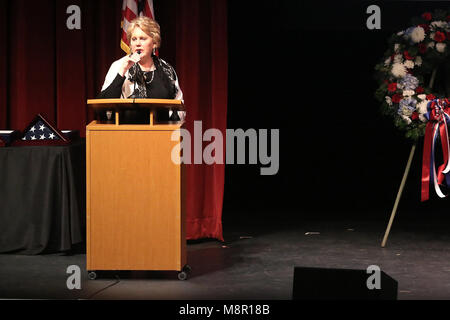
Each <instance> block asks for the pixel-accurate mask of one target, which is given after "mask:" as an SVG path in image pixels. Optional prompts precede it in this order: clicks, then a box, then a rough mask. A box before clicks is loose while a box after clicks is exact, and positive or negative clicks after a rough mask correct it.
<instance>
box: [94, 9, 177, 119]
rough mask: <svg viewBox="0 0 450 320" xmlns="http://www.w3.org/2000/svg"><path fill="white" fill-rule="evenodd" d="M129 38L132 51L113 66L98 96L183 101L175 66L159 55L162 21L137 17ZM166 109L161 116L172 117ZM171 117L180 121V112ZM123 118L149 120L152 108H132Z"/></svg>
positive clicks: (129, 32) (160, 117) (159, 114)
mask: <svg viewBox="0 0 450 320" xmlns="http://www.w3.org/2000/svg"><path fill="white" fill-rule="evenodd" d="M127 38H128V43H129V44H130V50H131V54H130V55H127V56H125V57H123V58H121V59H119V60H117V61H115V62H114V63H113V64H112V65H111V67H110V68H109V71H108V73H107V75H106V78H105V82H104V84H103V87H102V91H101V93H100V94H99V95H98V97H97V98H98V99H113V98H116V99H117V98H122V99H127V98H130V99H133V98H152V99H176V100H183V92H182V91H181V89H180V86H179V83H178V77H177V74H176V72H175V70H174V68H173V67H172V66H171V65H169V64H168V63H167V62H165V61H164V60H162V59H160V58H159V57H157V56H156V54H155V53H156V49H158V48H159V47H160V45H161V31H160V26H159V24H158V23H157V22H156V21H155V20H152V19H150V18H148V17H139V18H137V19H134V20H133V21H131V23H130V26H129V27H128V30H127ZM164 111H165V113H164ZM164 111H162V112H158V114H157V118H159V119H160V120H163V121H164V120H169V114H168V111H167V110H164ZM146 112H147V114H145V113H146ZM171 116H172V117H171V118H170V120H179V118H178V115H177V114H176V113H173V114H172V115H171ZM121 118H122V119H123V120H124V122H127V123H142V121H144V122H145V120H147V119H148V110H128V111H126V112H125V114H124V115H122V116H121ZM121 122H122V121H121Z"/></svg>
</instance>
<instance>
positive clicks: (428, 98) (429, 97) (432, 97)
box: [427, 93, 436, 100]
mask: <svg viewBox="0 0 450 320" xmlns="http://www.w3.org/2000/svg"><path fill="white" fill-rule="evenodd" d="M434 99H436V97H435V96H434V95H432V94H431V93H430V94H427V100H434Z"/></svg>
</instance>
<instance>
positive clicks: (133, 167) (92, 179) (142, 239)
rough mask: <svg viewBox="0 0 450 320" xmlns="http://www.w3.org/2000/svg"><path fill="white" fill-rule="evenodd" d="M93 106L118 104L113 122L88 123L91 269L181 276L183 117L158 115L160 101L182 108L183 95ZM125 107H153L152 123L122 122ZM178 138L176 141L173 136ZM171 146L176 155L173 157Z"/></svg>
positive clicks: (183, 269) (91, 275) (107, 107)
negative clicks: (158, 118)
mask: <svg viewBox="0 0 450 320" xmlns="http://www.w3.org/2000/svg"><path fill="white" fill-rule="evenodd" d="M87 104H88V106H89V107H90V108H93V109H94V111H99V110H113V112H115V123H114V124H102V123H99V121H92V122H91V123H90V124H89V125H88V126H87V127H86V188H87V189H86V193H87V206H86V209H87V219H86V223H87V246H86V256H87V270H88V272H89V278H90V279H95V278H96V277H97V274H96V271H100V270H161V271H162V270H168V271H169V270H171V271H179V273H178V278H179V279H180V280H184V279H186V278H187V273H188V272H189V271H190V267H189V266H187V265H186V240H185V212H184V190H183V189H184V186H183V180H184V179H183V165H182V164H180V161H179V160H180V152H179V151H178V152H177V151H176V150H175V151H174V150H173V149H174V147H175V146H176V145H178V144H179V143H180V137H181V135H180V128H181V127H182V125H183V122H182V121H179V122H171V123H160V124H158V123H157V122H155V118H154V112H155V110H157V109H158V108H170V109H172V110H174V111H177V110H184V106H183V104H182V102H181V101H179V100H165V99H101V100H88V102H87ZM126 108H147V109H149V110H150V119H149V124H139V125H134V124H119V123H120V121H119V113H120V111H121V110H123V109H126ZM173 140H174V141H173ZM172 153H173V154H174V157H175V158H176V159H174V160H177V161H173V160H172Z"/></svg>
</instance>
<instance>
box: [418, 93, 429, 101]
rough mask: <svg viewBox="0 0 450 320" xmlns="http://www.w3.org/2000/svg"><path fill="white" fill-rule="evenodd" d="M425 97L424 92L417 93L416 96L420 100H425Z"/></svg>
mask: <svg viewBox="0 0 450 320" xmlns="http://www.w3.org/2000/svg"><path fill="white" fill-rule="evenodd" d="M426 97H427V95H426V94H419V95H418V96H417V98H419V99H420V100H425V98H426Z"/></svg>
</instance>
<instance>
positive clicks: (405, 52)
mask: <svg viewBox="0 0 450 320" xmlns="http://www.w3.org/2000/svg"><path fill="white" fill-rule="evenodd" d="M403 55H404V56H405V59H406V60H413V59H414V57H411V56H410V55H409V52H408V51H406V50H405V51H403Z"/></svg>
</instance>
